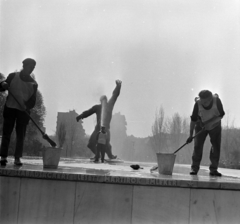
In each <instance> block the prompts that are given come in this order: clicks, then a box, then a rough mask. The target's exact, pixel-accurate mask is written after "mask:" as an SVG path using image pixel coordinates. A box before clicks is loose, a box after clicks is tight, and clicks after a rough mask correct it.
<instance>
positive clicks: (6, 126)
mask: <svg viewBox="0 0 240 224" xmlns="http://www.w3.org/2000/svg"><path fill="white" fill-rule="evenodd" d="M22 63H23V68H22V70H21V71H20V72H14V73H10V74H9V75H8V77H7V79H6V80H5V81H2V82H0V91H5V90H9V93H8V96H7V99H6V103H5V106H4V110H3V119H4V120H3V130H2V142H1V149H0V156H1V160H0V163H1V166H6V164H7V162H8V161H7V156H8V147H9V143H10V138H11V134H12V131H13V129H14V126H15V124H16V148H15V153H14V157H15V160H14V165H16V166H22V162H21V160H20V158H21V157H22V153H23V145H24V139H25V134H26V129H27V125H28V123H29V120H30V118H29V116H28V114H27V113H26V112H28V113H30V109H32V108H33V107H34V106H35V103H36V94H37V88H38V84H37V82H36V81H35V80H34V79H33V77H32V76H31V73H32V72H33V70H34V68H35V66H36V61H35V60H34V59H31V58H26V59H25V60H23V62H22ZM16 99H17V101H16Z"/></svg>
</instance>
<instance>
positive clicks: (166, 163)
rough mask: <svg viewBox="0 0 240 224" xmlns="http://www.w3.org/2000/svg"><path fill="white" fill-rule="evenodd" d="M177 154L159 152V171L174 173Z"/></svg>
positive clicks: (167, 173)
mask: <svg viewBox="0 0 240 224" xmlns="http://www.w3.org/2000/svg"><path fill="white" fill-rule="evenodd" d="M175 158H176V155H175V154H173V153H160V152H159V153H157V162H158V172H159V173H160V174H164V175H172V172H173V167H174V163H175Z"/></svg>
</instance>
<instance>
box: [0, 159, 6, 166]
mask: <svg viewBox="0 0 240 224" xmlns="http://www.w3.org/2000/svg"><path fill="white" fill-rule="evenodd" d="M7 163H8V161H7V159H6V158H1V160H0V164H1V166H6V165H7Z"/></svg>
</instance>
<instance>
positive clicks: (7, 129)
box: [0, 106, 29, 158]
mask: <svg viewBox="0 0 240 224" xmlns="http://www.w3.org/2000/svg"><path fill="white" fill-rule="evenodd" d="M28 123H29V116H28V115H27V114H26V112H24V111H20V110H17V109H13V108H8V107H6V106H5V107H4V111H3V131H2V143H1V150H0V156H2V157H7V156H8V147H9V143H10V139H11V135H12V131H13V129H14V126H15V124H16V127H15V129H16V148H15V154H14V156H15V158H20V157H22V152H23V144H24V139H25V135H26V130H27V125H28Z"/></svg>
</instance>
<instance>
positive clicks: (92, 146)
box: [87, 127, 113, 159]
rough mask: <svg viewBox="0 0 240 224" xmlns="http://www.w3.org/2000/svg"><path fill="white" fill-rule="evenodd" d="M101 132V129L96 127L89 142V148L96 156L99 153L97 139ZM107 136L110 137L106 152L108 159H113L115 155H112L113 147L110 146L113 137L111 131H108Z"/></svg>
mask: <svg viewBox="0 0 240 224" xmlns="http://www.w3.org/2000/svg"><path fill="white" fill-rule="evenodd" d="M99 131H100V128H97V127H96V128H95V129H94V131H93V133H92V134H91V136H90V138H89V141H88V145H87V146H88V148H89V149H90V150H91V151H92V152H93V154H96V152H97V138H98V134H99ZM107 135H108V139H107V143H106V147H105V150H106V154H107V156H108V158H110V159H111V158H112V157H113V154H112V146H111V144H110V138H111V135H110V131H109V130H107Z"/></svg>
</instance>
